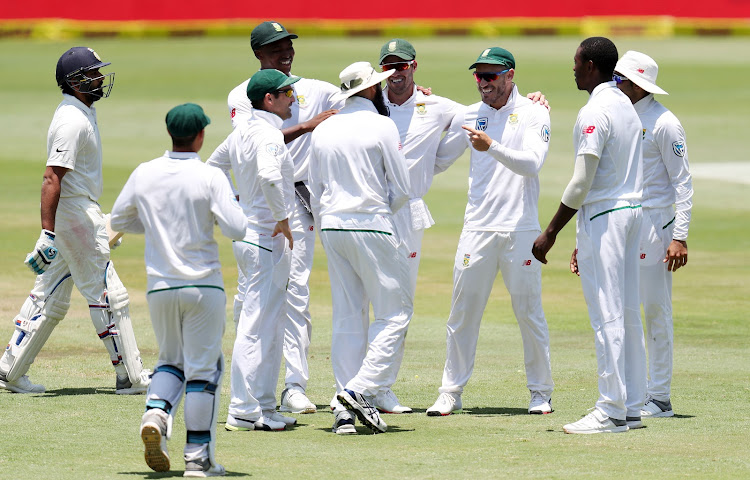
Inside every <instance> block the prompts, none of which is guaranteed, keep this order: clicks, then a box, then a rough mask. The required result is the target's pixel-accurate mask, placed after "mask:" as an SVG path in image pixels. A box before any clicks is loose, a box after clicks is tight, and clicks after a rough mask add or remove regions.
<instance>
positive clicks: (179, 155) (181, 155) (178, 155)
mask: <svg viewBox="0 0 750 480" xmlns="http://www.w3.org/2000/svg"><path fill="white" fill-rule="evenodd" d="M164 156H165V157H167V158H172V159H174V160H189V159H191V158H197V159H198V160H200V159H201V157H199V156H198V152H173V151H171V150H167V151H166V152H164Z"/></svg>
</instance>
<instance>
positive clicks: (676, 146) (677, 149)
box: [672, 142, 685, 157]
mask: <svg viewBox="0 0 750 480" xmlns="http://www.w3.org/2000/svg"><path fill="white" fill-rule="evenodd" d="M672 151H673V152H674V154H675V155H677V156H678V157H684V156H685V142H673V143H672Z"/></svg>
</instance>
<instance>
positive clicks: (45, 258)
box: [24, 229, 57, 275]
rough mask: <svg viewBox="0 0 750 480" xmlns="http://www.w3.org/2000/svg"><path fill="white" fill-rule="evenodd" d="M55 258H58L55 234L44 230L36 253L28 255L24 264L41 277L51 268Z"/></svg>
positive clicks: (37, 244) (35, 248)
mask: <svg viewBox="0 0 750 480" xmlns="http://www.w3.org/2000/svg"><path fill="white" fill-rule="evenodd" d="M55 257H57V248H56V247H55V232H50V231H49V230H44V229H42V234H41V235H39V240H37V241H36V246H35V247H34V251H33V252H31V253H29V254H28V255H26V260H24V263H25V264H26V266H27V267H29V269H30V270H31V271H32V272H34V273H36V274H37V275H41V274H43V273H44V271H45V270H47V269H48V268H49V266H50V264H51V263H52V260H54V259H55Z"/></svg>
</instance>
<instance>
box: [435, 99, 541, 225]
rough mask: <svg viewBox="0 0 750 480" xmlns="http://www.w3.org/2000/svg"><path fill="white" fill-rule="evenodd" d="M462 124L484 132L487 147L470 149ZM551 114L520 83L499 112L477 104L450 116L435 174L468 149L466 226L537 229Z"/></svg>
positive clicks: (481, 103) (439, 151)
mask: <svg viewBox="0 0 750 480" xmlns="http://www.w3.org/2000/svg"><path fill="white" fill-rule="evenodd" d="M463 125H466V126H469V127H471V128H474V129H476V130H483V131H484V132H485V133H487V135H489V136H490V138H492V139H493V142H492V145H491V146H490V149H489V150H488V151H486V152H480V151H477V150H475V149H474V148H472V147H471V142H470V141H469V136H468V131H466V130H464V129H463V128H461V127H462V126H463ZM549 138H550V118H549V112H548V111H547V109H546V108H545V107H543V106H542V105H540V104H535V103H533V102H532V101H531V100H529V99H528V98H526V97H523V96H521V95H519V93H518V87H516V86H515V85H514V86H513V91H512V93H511V95H510V97H509V98H508V102H507V103H506V104H505V105H504V106H503V107H502V108H500V109H499V110H497V109H495V108H492V107H491V106H489V105H487V104H485V103H483V102H478V103H475V104H473V105H469V106H468V107H466V108H465V109H464V111H463V113H459V114H458V115H456V116H455V118H454V119H453V122H452V124H451V127H450V130H449V132H448V134H447V135H446V136H445V138H443V140H442V141H441V142H440V147H439V148H438V152H437V157H438V158H437V160H436V166H435V169H436V173H438V172H441V171H443V170H445V169H446V168H448V166H450V165H451V164H452V163H453V162H454V161H455V160H456V159H457V158H458V157H459V156H461V154H463V152H464V151H465V150H466V149H467V148H471V160H470V167H469V194H468V202H467V204H466V213H465V215H464V230H473V231H501V232H518V231H528V230H539V229H540V228H539V212H538V203H539V171H540V170H541V168H542V165H544V160H545V158H546V157H547V151H548V149H549Z"/></svg>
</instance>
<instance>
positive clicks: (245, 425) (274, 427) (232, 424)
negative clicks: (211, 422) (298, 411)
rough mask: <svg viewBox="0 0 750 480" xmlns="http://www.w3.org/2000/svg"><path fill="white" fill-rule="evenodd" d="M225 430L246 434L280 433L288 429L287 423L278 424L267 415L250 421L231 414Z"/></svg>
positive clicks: (228, 416)
mask: <svg viewBox="0 0 750 480" xmlns="http://www.w3.org/2000/svg"><path fill="white" fill-rule="evenodd" d="M224 428H225V429H227V430H229V431H230V432H238V431H239V432H244V431H250V430H263V431H266V432H278V431H281V430H285V429H286V423H284V422H278V421H276V420H273V419H271V418H268V417H267V416H266V415H261V416H260V418H258V419H256V420H249V419H245V418H239V417H235V416H233V415H232V414H231V413H230V414H228V415H227V423H226V424H225V425H224Z"/></svg>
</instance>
